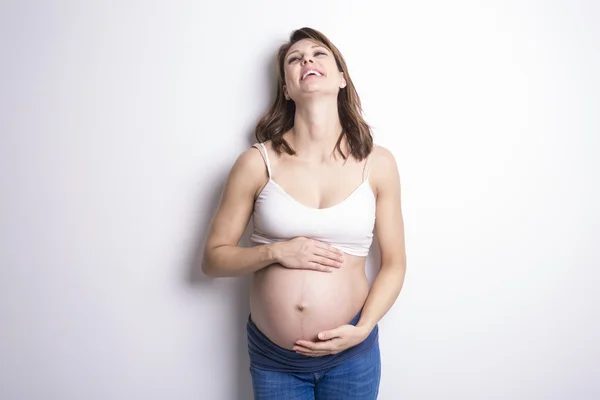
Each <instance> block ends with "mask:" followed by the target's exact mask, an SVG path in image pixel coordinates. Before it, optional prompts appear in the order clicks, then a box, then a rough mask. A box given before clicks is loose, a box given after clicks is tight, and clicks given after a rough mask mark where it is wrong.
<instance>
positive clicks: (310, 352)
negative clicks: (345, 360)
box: [294, 346, 331, 356]
mask: <svg viewBox="0 0 600 400" xmlns="http://www.w3.org/2000/svg"><path fill="white" fill-rule="evenodd" d="M294 351H295V352H296V353H300V354H304V355H310V356H324V355H327V354H331V352H330V351H327V350H310V349H307V348H306V347H302V346H294Z"/></svg>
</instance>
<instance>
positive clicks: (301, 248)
mask: <svg viewBox="0 0 600 400" xmlns="http://www.w3.org/2000/svg"><path fill="white" fill-rule="evenodd" d="M273 248H274V250H275V257H276V259H277V262H278V263H279V264H281V265H283V266H284V267H286V268H290V269H311V270H315V271H323V272H332V271H333V268H340V267H341V266H342V262H343V253H342V251H340V250H338V249H336V248H335V247H333V246H331V245H329V244H327V243H324V242H320V241H318V240H314V239H309V238H305V237H297V238H294V239H291V240H287V241H285V242H276V243H273Z"/></svg>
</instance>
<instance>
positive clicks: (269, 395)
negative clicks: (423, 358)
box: [250, 341, 381, 400]
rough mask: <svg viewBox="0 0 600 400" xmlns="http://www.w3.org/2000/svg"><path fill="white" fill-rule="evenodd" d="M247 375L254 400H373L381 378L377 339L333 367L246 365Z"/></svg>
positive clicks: (377, 391)
mask: <svg viewBox="0 0 600 400" xmlns="http://www.w3.org/2000/svg"><path fill="white" fill-rule="evenodd" d="M250 375H251V377H252V386H253V390H254V399H255V400H375V399H377V394H378V393H379V382H380V379H381V358H380V352H379V341H376V342H375V345H374V346H373V347H371V348H370V350H367V351H365V352H362V353H361V354H359V355H357V356H355V357H353V358H350V359H348V360H346V361H345V362H343V363H342V364H340V365H338V366H336V367H333V368H327V369H323V370H319V371H314V372H305V373H290V372H277V371H267V370H263V369H260V368H258V367H256V366H255V365H253V364H250Z"/></svg>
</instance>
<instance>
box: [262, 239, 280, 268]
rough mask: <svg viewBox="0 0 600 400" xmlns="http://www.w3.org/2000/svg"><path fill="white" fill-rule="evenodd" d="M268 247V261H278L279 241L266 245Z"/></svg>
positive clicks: (271, 262) (272, 262)
mask: <svg viewBox="0 0 600 400" xmlns="http://www.w3.org/2000/svg"><path fill="white" fill-rule="evenodd" d="M265 248H266V249H267V261H268V262H269V264H274V263H278V262H279V260H280V251H279V243H277V242H275V243H269V244H266V245H265Z"/></svg>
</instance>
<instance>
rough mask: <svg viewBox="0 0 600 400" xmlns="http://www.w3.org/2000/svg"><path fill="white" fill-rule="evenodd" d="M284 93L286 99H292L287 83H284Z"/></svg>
mask: <svg viewBox="0 0 600 400" xmlns="http://www.w3.org/2000/svg"><path fill="white" fill-rule="evenodd" d="M283 95H284V96H285V99H286V100H289V99H290V95H289V93H288V91H287V87H286V86H285V85H283Z"/></svg>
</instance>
